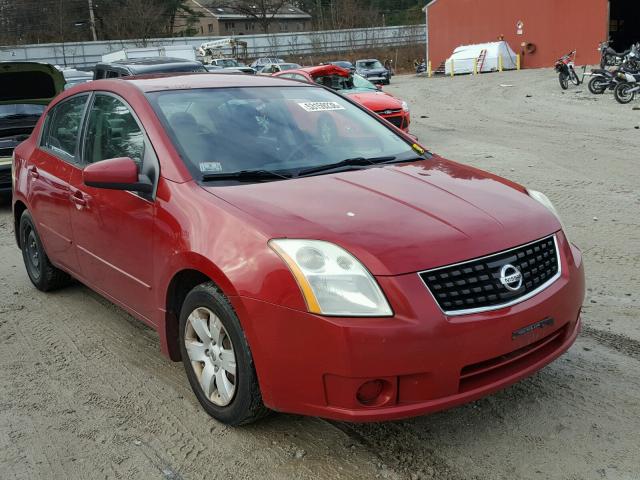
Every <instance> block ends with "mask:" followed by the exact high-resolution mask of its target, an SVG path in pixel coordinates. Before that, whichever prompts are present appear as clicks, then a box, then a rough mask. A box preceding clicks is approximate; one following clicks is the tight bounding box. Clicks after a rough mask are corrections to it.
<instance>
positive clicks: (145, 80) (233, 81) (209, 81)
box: [94, 72, 308, 92]
mask: <svg viewBox="0 0 640 480" xmlns="http://www.w3.org/2000/svg"><path fill="white" fill-rule="evenodd" d="M110 81H118V82H128V83H130V84H132V85H134V86H135V87H136V88H138V89H139V90H141V91H143V92H157V91H162V90H189V89H198V88H230V87H292V86H305V85H308V84H304V83H301V82H292V81H291V80H288V79H283V78H278V77H267V76H264V75H261V76H256V75H238V74H237V73H235V72H232V73H215V74H212V73H184V74H162V75H138V76H132V77H122V78H121V79H117V80H98V81H97V82H94V84H95V87H94V88H95V89H96V90H100V83H101V82H110Z"/></svg>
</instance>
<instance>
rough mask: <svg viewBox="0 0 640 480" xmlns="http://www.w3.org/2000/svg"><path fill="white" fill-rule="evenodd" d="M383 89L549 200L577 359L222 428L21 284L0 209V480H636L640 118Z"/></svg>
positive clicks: (422, 120) (523, 89) (468, 85)
mask: <svg viewBox="0 0 640 480" xmlns="http://www.w3.org/2000/svg"><path fill="white" fill-rule="evenodd" d="M501 84H502V85H511V86H501ZM388 90H389V91H390V92H392V93H394V94H398V95H400V96H402V97H403V98H405V99H406V100H407V101H409V102H410V104H411V105H412V114H413V118H414V124H413V132H414V133H415V134H417V135H418V136H419V137H420V139H421V141H422V142H423V143H425V144H426V145H428V146H429V147H430V148H431V149H432V150H434V151H436V152H438V153H440V154H441V155H443V156H446V157H448V158H451V159H455V160H458V161H461V162H463V163H469V164H472V165H474V166H477V167H480V168H483V169H486V170H490V171H492V172H495V173H498V174H501V175H504V176H507V177H509V178H512V179H514V180H516V181H519V182H521V183H523V184H525V185H528V186H531V187H534V188H536V189H539V190H542V191H543V192H546V193H547V194H548V195H549V196H550V197H551V199H552V200H554V201H555V203H556V206H557V207H558V209H559V210H560V212H561V214H562V216H563V217H564V220H565V223H566V225H567V229H568V231H569V234H570V236H571V238H572V239H573V241H574V242H576V243H577V244H578V245H580V246H581V247H582V248H583V250H584V252H585V263H586V267H587V272H588V273H587V275H588V287H589V291H588V296H587V300H586V305H585V309H584V324H585V328H584V332H583V335H582V336H581V337H580V338H579V340H578V342H577V343H576V345H575V346H574V347H573V348H572V349H571V350H570V351H569V352H568V353H567V354H566V355H564V356H563V357H561V358H560V359H559V360H558V361H556V362H555V363H553V364H552V365H550V366H548V367H547V368H545V369H544V370H543V371H541V372H539V373H538V374H536V375H534V376H533V377H532V378H530V379H527V380H525V381H523V382H521V383H519V384H517V385H515V386H513V387H511V388H509V389H507V390H505V391H503V392H500V393H498V394H496V395H494V396H492V397H489V398H486V399H484V400H481V401H479V402H476V403H473V404H470V405H466V406H463V407H460V408H456V409H454V410H450V411H447V412H443V413H439V414H435V415H431V416H427V417H422V418H418V419H413V420H409V421H402V422H394V423H387V424H370V425H347V424H342V423H334V422H326V421H323V420H319V419H315V418H302V417H296V416H287V415H275V416H273V417H271V418H269V419H267V420H266V421H263V422H261V423H259V424H257V425H253V426H250V427H245V428H241V429H231V428H227V427H225V426H222V425H220V424H218V423H216V422H215V421H213V420H211V419H210V418H209V417H208V416H206V414H204V413H203V411H202V410H201V409H200V408H199V406H198V404H197V403H196V400H195V398H194V397H193V395H192V394H191V391H190V389H189V386H188V383H187V380H186V378H185V376H184V374H183V369H182V366H181V364H172V363H170V362H169V361H167V360H165V359H164V358H163V357H162V356H161V355H160V352H159V347H158V339H157V335H156V334H155V333H154V332H153V331H151V330H150V329H148V328H146V327H145V326H143V325H142V324H140V323H138V322H136V321H135V320H133V319H132V318H131V317H129V316H128V315H127V314H125V313H124V312H123V311H122V310H120V309H118V308H116V307H114V306H113V305H111V304H110V303H109V302H107V301H105V300H103V299H101V298H100V297H99V296H98V295H96V294H94V293H92V292H90V291H89V290H87V289H86V288H84V287H82V286H80V285H77V286H74V287H71V288H68V289H66V290H63V291H61V292H57V293H54V294H48V295H47V294H42V293H39V292H37V291H36V290H35V289H34V288H33V287H32V286H31V284H30V283H29V281H28V278H27V276H26V273H25V270H24V267H23V265H22V259H21V256H20V252H19V251H18V249H17V248H16V246H15V244H14V240H13V232H12V222H11V212H10V208H9V206H8V204H7V203H6V202H5V203H4V204H2V206H0V478H1V479H5V478H6V479H13V478H19V479H39V478H46V479H52V478H53V479H67V478H69V479H86V478H92V479H94V478H95V479H98V478H123V479H134V478H135V479H138V478H159V479H198V478H203V477H204V476H207V477H209V478H220V479H222V478H233V479H235V478H242V479H260V480H266V479H279V478H303V479H307V478H309V479H311V478H318V479H338V478H340V479H342V478H344V479H350V478H354V479H355V478H363V479H370V478H391V479H395V478H398V479H411V480H413V479H418V478H422V479H438V480H442V479H456V480H468V479H488V480H493V479H505V480H507V479H508V480H514V479H540V480H542V479H562V480H587V479H612V480H613V479H624V480H637V479H639V478H640V459H639V457H638V453H639V451H640V322H639V320H640V300H639V297H638V286H640V274H639V273H638V272H639V269H640V192H639V191H638V185H640V167H639V166H638V158H639V157H638V151H639V149H640V130H638V127H639V126H640V111H634V110H632V107H631V106H621V105H618V104H616V103H615V101H614V100H613V98H612V97H611V95H605V96H604V97H599V98H595V97H593V96H591V95H590V94H589V93H588V91H587V89H586V88H583V87H572V89H570V90H569V91H568V92H567V93H564V94H563V93H562V92H561V91H560V88H559V86H558V82H557V78H556V76H555V74H554V73H553V72H552V71H551V70H541V71H524V72H510V73H503V74H487V75H482V76H480V77H461V78H456V79H453V80H452V79H448V78H438V79H425V78H416V77H414V76H406V77H396V78H395V81H394V84H393V85H392V86H390V87H388ZM636 105H638V106H640V103H636Z"/></svg>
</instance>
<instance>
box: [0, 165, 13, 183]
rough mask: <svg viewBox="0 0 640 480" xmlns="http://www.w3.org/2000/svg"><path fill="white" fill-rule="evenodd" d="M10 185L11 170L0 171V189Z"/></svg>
mask: <svg viewBox="0 0 640 480" xmlns="http://www.w3.org/2000/svg"><path fill="white" fill-rule="evenodd" d="M10 185H11V170H10V169H7V170H0V187H8V186H10Z"/></svg>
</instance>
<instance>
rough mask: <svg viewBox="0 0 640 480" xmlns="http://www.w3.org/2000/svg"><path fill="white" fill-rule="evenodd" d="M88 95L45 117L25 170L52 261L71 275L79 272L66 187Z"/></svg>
mask: <svg viewBox="0 0 640 480" xmlns="http://www.w3.org/2000/svg"><path fill="white" fill-rule="evenodd" d="M89 97H90V96H89V94H81V95H76V96H73V97H70V98H68V99H67V100H65V101H63V102H61V103H59V104H58V105H56V106H55V107H54V108H53V109H52V110H50V111H49V113H48V114H47V118H46V119H45V124H44V129H43V134H42V138H41V140H40V145H39V148H37V149H36V150H35V151H34V153H33V155H32V156H31V159H30V162H29V166H28V167H27V170H28V173H27V174H28V175H29V185H28V187H27V199H28V202H29V207H30V210H31V213H32V215H33V217H34V220H35V222H36V229H37V230H38V234H39V235H40V238H41V239H42V242H43V244H44V248H45V251H46V252H47V255H48V256H49V258H50V259H51V261H52V262H53V263H54V264H56V265H59V266H62V267H64V268H66V269H67V270H69V271H71V272H72V273H76V272H77V271H78V260H77V256H76V252H75V248H74V247H75V245H74V240H73V232H72V229H71V218H70V211H71V206H72V202H73V197H72V194H71V188H70V185H69V182H70V179H71V176H72V173H73V171H74V170H78V165H79V162H80V159H79V138H80V130H81V125H82V119H83V116H84V114H85V109H86V106H87V103H88V100H89Z"/></svg>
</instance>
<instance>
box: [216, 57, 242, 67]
mask: <svg viewBox="0 0 640 480" xmlns="http://www.w3.org/2000/svg"><path fill="white" fill-rule="evenodd" d="M218 65H220V66H221V67H237V66H238V62H236V61H235V60H233V59H231V58H226V59H223V60H218Z"/></svg>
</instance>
